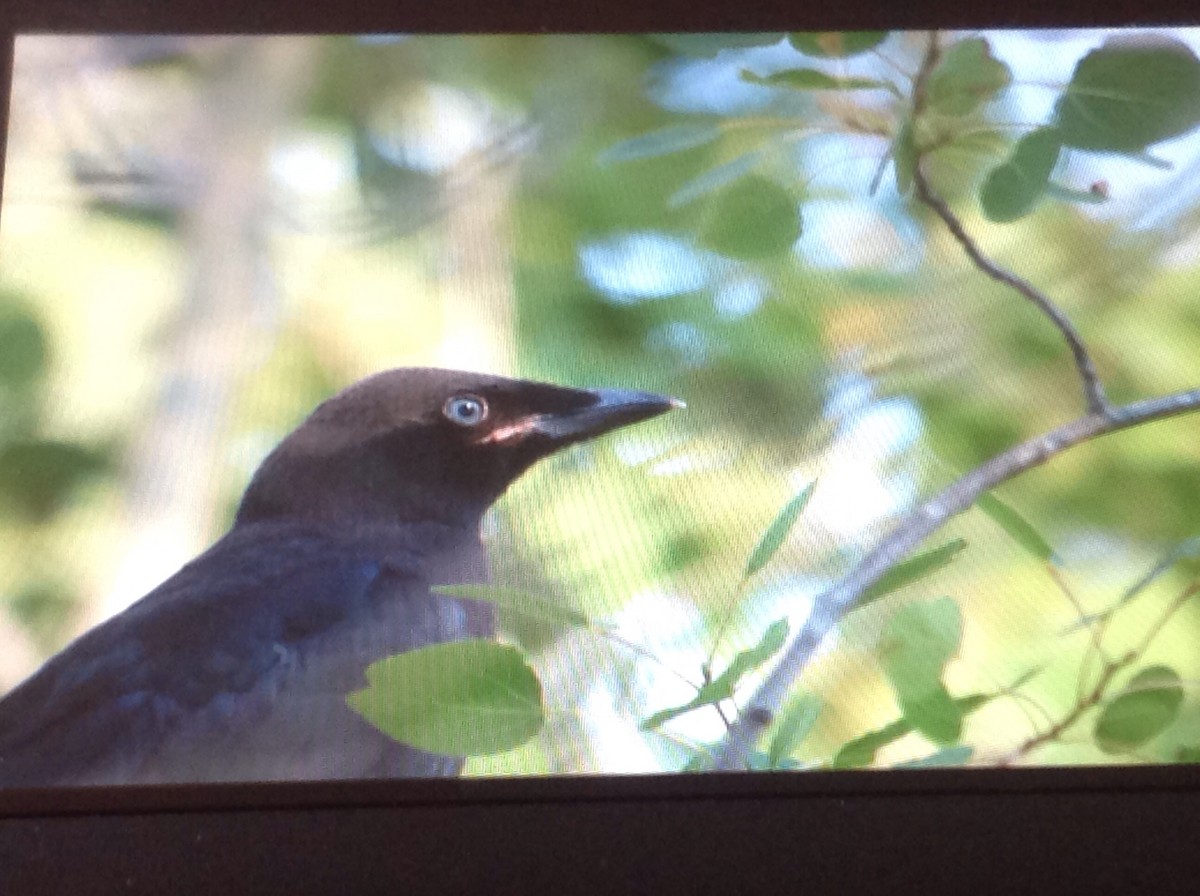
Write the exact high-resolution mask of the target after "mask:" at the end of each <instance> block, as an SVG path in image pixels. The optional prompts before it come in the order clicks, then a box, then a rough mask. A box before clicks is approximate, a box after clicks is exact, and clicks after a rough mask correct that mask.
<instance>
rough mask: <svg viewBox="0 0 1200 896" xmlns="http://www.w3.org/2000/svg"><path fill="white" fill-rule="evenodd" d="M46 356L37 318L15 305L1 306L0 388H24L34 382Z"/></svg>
mask: <svg viewBox="0 0 1200 896" xmlns="http://www.w3.org/2000/svg"><path fill="white" fill-rule="evenodd" d="M49 356H50V348H49V344H48V342H47V340H46V334H45V331H44V330H43V328H42V325H41V323H40V322H39V321H38V320H37V318H35V317H33V316H32V315H31V314H29V313H28V312H26V311H24V310H23V309H21V308H20V307H19V306H16V305H15V304H10V303H8V302H5V303H3V304H2V305H0V388H3V387H8V388H11V389H24V388H26V387H28V386H30V385H32V384H33V383H35V382H37V380H38V379H40V378H41V376H42V374H43V373H44V372H45V369H46V364H47V362H48V360H49Z"/></svg>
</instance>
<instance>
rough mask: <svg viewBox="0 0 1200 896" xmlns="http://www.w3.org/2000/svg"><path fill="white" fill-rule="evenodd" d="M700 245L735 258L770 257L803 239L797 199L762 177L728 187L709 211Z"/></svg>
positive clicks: (701, 232)
mask: <svg viewBox="0 0 1200 896" xmlns="http://www.w3.org/2000/svg"><path fill="white" fill-rule="evenodd" d="M698 236H699V239H700V242H701V243H702V244H703V245H705V246H707V247H708V248H710V249H713V250H715V251H717V252H720V253H721V254H722V255H728V256H730V257H732V258H739V259H754V258H766V257H768V256H771V255H775V254H777V253H779V252H782V251H784V250H785V249H790V248H791V246H792V244H793V243H795V242H796V240H797V239H799V238H800V211H799V209H798V208H797V204H796V200H795V199H793V198H792V196H791V195H790V194H789V193H788V191H787V190H785V189H784V188H783V187H781V186H780V185H779V184H777V183H775V182H774V181H772V180H769V179H768V178H765V177H762V176H761V175H757V174H755V175H750V176H748V177H746V178H744V179H742V180H741V181H739V182H737V183H734V184H732V185H731V186H729V187H726V188H725V189H724V190H722V191H721V193H719V194H718V195H717V196H715V197H714V198H713V200H712V202H711V204H710V206H709V207H708V208H707V209H706V218H705V223H704V225H703V226H702V227H701V228H700V232H699V234H698Z"/></svg>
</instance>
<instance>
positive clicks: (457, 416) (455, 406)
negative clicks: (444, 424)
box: [442, 395, 488, 426]
mask: <svg viewBox="0 0 1200 896" xmlns="http://www.w3.org/2000/svg"><path fill="white" fill-rule="evenodd" d="M487 412H488V406H487V402H486V401H484V400H483V399H482V398H480V397H479V396H478V395H455V396H454V397H453V398H451V399H450V400H448V401H447V402H446V403H445V404H444V405H443V406H442V413H443V414H445V415H446V419H447V420H449V421H450V422H451V423H457V424H458V425H459V426H475V425H476V424H478V423H481V422H482V421H483V419H484V418H485V417H486V416H487Z"/></svg>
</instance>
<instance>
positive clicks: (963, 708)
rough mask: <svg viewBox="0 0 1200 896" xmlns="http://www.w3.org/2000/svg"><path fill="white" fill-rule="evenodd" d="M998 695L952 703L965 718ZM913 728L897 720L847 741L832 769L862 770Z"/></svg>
mask: <svg viewBox="0 0 1200 896" xmlns="http://www.w3.org/2000/svg"><path fill="white" fill-rule="evenodd" d="M999 696H1001V695H1000V694H971V695H969V696H967V697H959V698H957V699H956V700H955V701H954V704H955V706H956V707H958V711H959V712H960V713H961V714H962V716H963V717H964V718H965V717H966V716H968V715H970V714H971V713H973V712H974V711H975V710H977V709H979V707H981V706H984V705H985V704H987V703H990V702H991V701H992V700H995V699H996V698H997V697H999ZM912 731H913V726H912V725H910V724H909V723H908V722H907V721H906V720H905V719H898V720H896V721H895V722H891V723H890V724H888V725H885V726H884V727H882V728H880V729H878V730H876V731H871V732H869V733H867V734H864V735H861V736H860V737H856V738H854V740H851V741H847V742H846V743H845V744H843V745H842V747H841V748H840V749H839V750H838V751H837V753H836V754H834V757H833V763H832V765H833V767H834V768H863V767H865V766H868V765H871V764H872V763H873V762H874V761H875V754H876V753H877V752H878V751H879V750H881V749H882V748H883V747H886V746H887V745H888V744H892V743H895V742H896V741H898V740H899V739H900V738H902V737H904V736H905V735H908V734H911V733H912Z"/></svg>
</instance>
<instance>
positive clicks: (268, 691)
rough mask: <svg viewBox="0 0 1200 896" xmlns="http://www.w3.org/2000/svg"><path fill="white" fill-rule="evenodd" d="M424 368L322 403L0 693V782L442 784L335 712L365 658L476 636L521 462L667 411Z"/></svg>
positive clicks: (627, 397)
mask: <svg viewBox="0 0 1200 896" xmlns="http://www.w3.org/2000/svg"><path fill="white" fill-rule="evenodd" d="M681 405H682V403H681V402H679V401H678V400H676V399H673V398H670V397H666V396H663V395H657V394H653V393H648V392H640V391H633V390H620V389H577V388H570V387H565V386H559V385H551V384H547V383H539V382H533V381H528V380H517V379H508V378H503V377H499V376H490V375H484V374H477V373H467V372H460V371H451V370H442V369H436V368H397V369H392V370H386V371H383V372H380V373H377V374H374V375H372V376H369V377H367V378H366V379H364V380H361V381H359V382H357V383H356V384H354V385H351V386H350V387H348V388H346V389H345V390H343V391H341V392H340V393H338V394H336V395H334V396H333V397H331V398H329V399H327V400H326V401H324V402H323V403H321V404H320V405H318V406H317V407H316V409H315V410H314V411H313V412H312V413H311V415H310V416H309V417H308V418H307V419H305V420H304V421H303V422H302V423H301V424H300V426H298V427H297V428H296V429H295V430H293V431H292V432H291V433H290V434H289V435H287V436H286V437H285V438H284V439H283V440H282V441H281V442H280V443H279V444H278V445H277V446H276V448H275V449H274V450H273V451H271V452H270V454H268V455H267V457H266V458H265V460H264V461H263V462H262V463H261V465H260V466H259V467H258V469H257V470H256V471H255V472H254V474H253V475H252V477H251V479H250V482H249V485H248V486H247V488H246V491H245V493H244V494H243V496H242V499H241V502H240V504H239V506H238V509H237V512H236V515H235V517H234V521H233V524H232V527H231V528H230V530H229V531H228V532H227V533H226V534H225V535H224V536H222V537H221V538H220V539H219V540H218V541H216V542H215V543H214V544H213V545H212V546H211V547H210V548H209V549H208V550H206V551H205V552H204V553H202V554H200V555H199V556H198V557H197V558H196V559H194V560H192V561H191V562H189V563H188V564H186V565H185V566H184V567H183V568H182V569H180V570H179V571H178V572H177V573H175V574H174V575H173V576H171V577H170V578H168V579H167V580H166V581H165V582H163V583H162V584H161V585H159V586H158V587H157V588H155V589H154V590H153V591H151V592H150V593H149V594H147V595H146V596H145V597H143V598H142V599H141V600H139V601H137V602H136V603H134V604H133V605H131V606H130V607H129V608H128V609H127V610H125V611H124V612H122V613H120V614H118V615H116V616H114V617H113V618H111V619H109V620H108V621H106V622H103V623H101V624H100V625H98V626H97V627H95V628H93V629H91V630H90V631H88V632H86V633H84V634H83V635H81V636H80V637H79V638H78V639H77V640H75V641H74V642H73V643H71V644H70V645H68V646H67V647H66V648H65V649H63V650H62V651H61V652H60V653H58V654H57V655H55V656H53V657H52V658H51V659H49V660H48V661H47V662H46V663H45V665H44V666H42V667H41V669H39V670H38V671H37V672H35V673H34V674H33V675H32V676H31V677H30V678H28V679H27V680H25V681H24V682H22V683H21V684H19V685H17V686H16V687H15V688H14V689H13V690H12V691H11V692H10V693H9V694H7V695H6V696H5V697H4V698H3V699H0V787H22V788H30V787H33V788H41V787H54V786H85V785H125V784H143V783H146V784H162V783H195V782H234V781H276V780H297V779H300V780H339V779H354V778H358V779H362V778H394V777H432V776H449V775H455V774H458V773H460V772H461V770H462V767H463V757H458V756H443V755H437V754H431V753H426V752H423V751H421V750H418V749H416V748H414V747H410V746H406V745H404V744H401V743H398V742H396V741H394V740H392V739H391V738H388V737H387V736H386V735H384V734H383V733H381V732H380V731H378V730H376V729H375V728H374V727H372V726H371V725H370V724H369V723H368V722H367V721H365V720H364V719H363V718H362V717H360V716H359V715H357V714H356V713H354V712H353V711H352V710H351V709H350V708H349V707H348V706H347V704H346V695H347V694H348V693H350V692H351V691H354V690H356V689H358V688H360V687H363V686H364V683H365V678H364V671H365V669H366V667H367V666H368V665H370V664H371V663H373V662H375V661H377V660H379V659H381V658H384V657H387V656H390V655H394V654H397V653H401V652H404V651H406V650H411V649H414V648H417V647H421V646H425V645H429V644H434V643H441V642H446V641H453V640H460V639H463V638H467V637H488V636H491V635H493V634H494V631H493V628H494V626H493V622H492V617H491V614H490V611H489V609H488V608H487V607H486V605H484V604H481V603H478V602H470V601H462V600H456V599H453V598H449V597H444V596H441V595H438V594H435V593H433V592H432V591H431V588H433V587H434V586H438V585H447V584H450V585H452V584H464V583H468V584H469V583H480V582H485V581H486V580H487V557H486V556H485V551H484V547H483V544H482V541H481V536H480V525H481V521H482V517H483V515H484V512H485V511H486V510H487V509H488V508H489V507H490V506H491V505H492V504H493V503H494V502H495V501H496V499H497V498H499V497H500V495H501V494H503V492H504V491H505V489H507V488H508V486H509V485H511V484H512V483H513V482H514V481H516V479H517V478H518V477H520V476H521V474H522V473H524V472H525V471H526V470H527V469H528V468H529V467H530V466H532V465H533V464H534V463H535V462H537V461H538V460H540V459H542V458H544V457H547V456H548V455H550V454H552V453H554V452H555V451H558V450H559V449H561V448H564V447H566V446H568V445H571V444H574V443H577V442H582V441H585V440H588V439H592V438H594V437H596V436H599V435H601V434H603V433H606V432H609V431H611V430H614V429H616V428H618V427H622V426H626V425H628V424H632V423H637V422H639V421H643V420H648V419H650V418H652V417H655V416H657V415H659V414H662V413H664V412H666V411H668V410H670V409H672V408H675V407H679V406H681Z"/></svg>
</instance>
